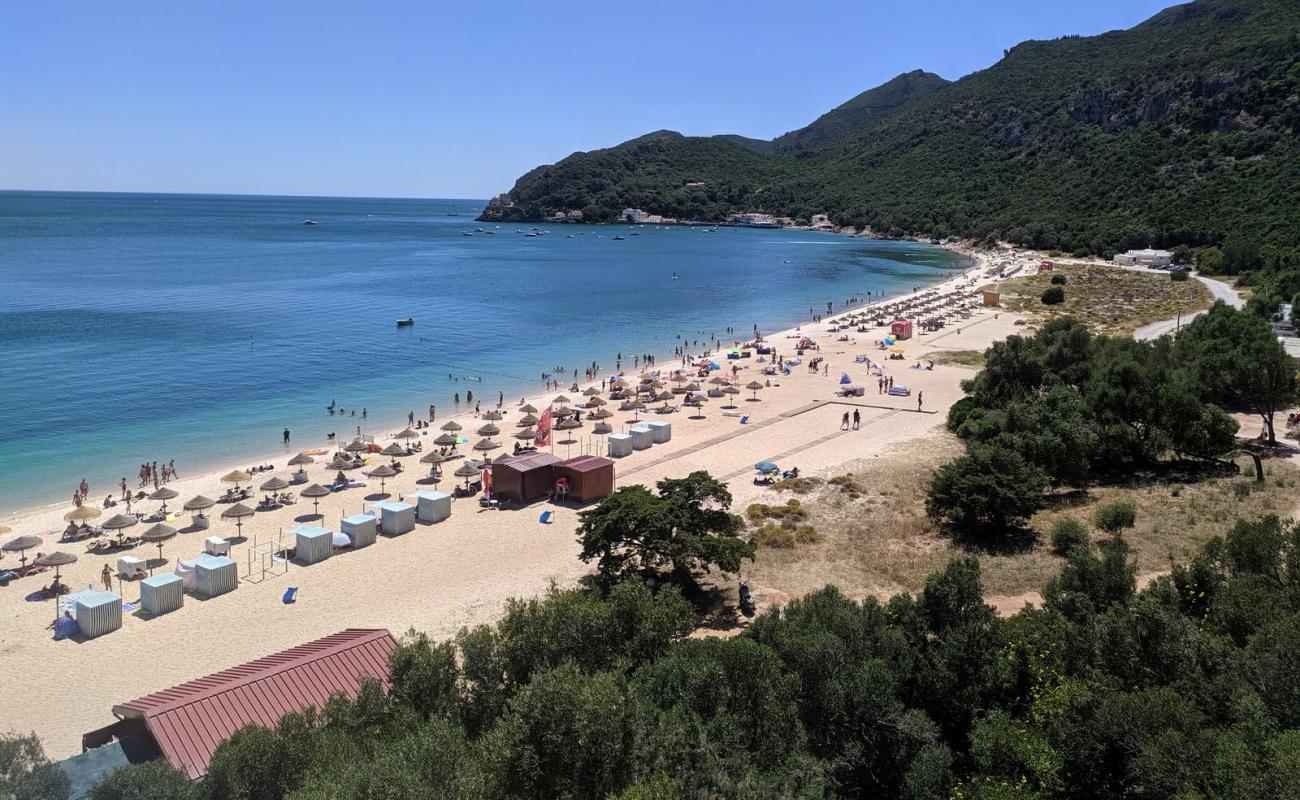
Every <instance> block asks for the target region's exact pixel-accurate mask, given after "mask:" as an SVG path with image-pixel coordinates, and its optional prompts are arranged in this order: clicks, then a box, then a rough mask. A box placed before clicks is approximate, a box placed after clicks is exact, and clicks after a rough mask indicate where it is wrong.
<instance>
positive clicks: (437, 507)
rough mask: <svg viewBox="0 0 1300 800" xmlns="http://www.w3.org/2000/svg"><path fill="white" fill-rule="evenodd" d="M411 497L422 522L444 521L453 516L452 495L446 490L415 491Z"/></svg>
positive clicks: (416, 513)
mask: <svg viewBox="0 0 1300 800" xmlns="http://www.w3.org/2000/svg"><path fill="white" fill-rule="evenodd" d="M411 497H412V498H414V499H415V518H416V519H418V520H419V521H420V522H442V521H443V520H444V519H446V518H447V517H450V516H451V495H449V494H447V493H446V492H415V493H414V494H412V495H411Z"/></svg>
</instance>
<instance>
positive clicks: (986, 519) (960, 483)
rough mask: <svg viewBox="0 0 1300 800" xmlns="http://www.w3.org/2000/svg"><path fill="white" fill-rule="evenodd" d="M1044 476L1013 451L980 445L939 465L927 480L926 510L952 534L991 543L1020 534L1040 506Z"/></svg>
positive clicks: (1041, 503)
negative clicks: (1022, 527) (948, 528)
mask: <svg viewBox="0 0 1300 800" xmlns="http://www.w3.org/2000/svg"><path fill="white" fill-rule="evenodd" d="M1046 485H1047V476H1046V475H1045V474H1043V472H1042V470H1040V469H1039V468H1038V467H1036V466H1034V465H1033V464H1031V463H1030V462H1029V461H1027V460H1025V458H1024V457H1023V456H1021V455H1020V454H1019V453H1018V452H1016V451H1015V450H1012V449H1010V448H1008V447H1004V446H1001V445H978V446H975V447H972V448H971V449H970V452H969V453H967V454H966V455H964V456H961V457H960V458H958V459H956V460H954V461H951V462H949V463H947V464H945V465H944V466H942V467H940V468H939V469H938V470H937V471H936V472H935V473H934V479H933V480H931V481H930V492H929V495H928V496H927V497H926V500H925V510H926V513H927V514H929V515H930V518H931V519H933V520H935V521H936V522H939V523H940V524H943V525H947V526H949V527H950V528H951V529H952V531H953V532H954V533H957V534H958V535H961V536H967V537H971V538H973V539H975V540H977V541H979V542H981V543H984V544H992V543H994V542H996V541H997V540H999V539H1001V538H1003V537H1005V536H1006V535H1007V534H1012V535H1015V534H1018V533H1019V531H1018V530H1016V529H1017V528H1019V527H1020V526H1022V525H1023V524H1024V522H1025V520H1027V519H1028V518H1029V516H1030V515H1031V514H1033V513H1034V512H1035V511H1037V510H1038V509H1039V508H1041V507H1042V505H1043V490H1044V488H1045V487H1046Z"/></svg>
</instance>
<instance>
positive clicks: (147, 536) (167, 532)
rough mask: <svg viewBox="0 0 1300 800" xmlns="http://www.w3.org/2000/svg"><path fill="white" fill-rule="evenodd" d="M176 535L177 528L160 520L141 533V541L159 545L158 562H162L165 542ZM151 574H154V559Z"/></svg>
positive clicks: (150, 564)
mask: <svg viewBox="0 0 1300 800" xmlns="http://www.w3.org/2000/svg"><path fill="white" fill-rule="evenodd" d="M175 535H176V529H175V528H173V527H172V526H170V525H164V524H162V523H161V522H159V523H158V524H157V525H154V526H153V527H151V528H149V529H148V530H146V531H145V532H144V533H142V534H140V541H142V542H152V543H154V544H156V545H158V563H159V564H161V563H162V560H163V557H162V549H163V542H165V541H167V540H168V539H170V538H172V537H173V536H175ZM149 574H150V575H152V574H153V562H152V561H150V562H149Z"/></svg>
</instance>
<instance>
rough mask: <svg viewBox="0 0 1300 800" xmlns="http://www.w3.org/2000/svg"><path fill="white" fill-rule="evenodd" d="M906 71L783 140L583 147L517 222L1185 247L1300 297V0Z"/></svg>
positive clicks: (1179, 16) (1272, 294)
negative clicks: (915, 73) (783, 219)
mask: <svg viewBox="0 0 1300 800" xmlns="http://www.w3.org/2000/svg"><path fill="white" fill-rule="evenodd" d="M907 77H908V76H900V79H895V81H891V82H890V83H889V84H886V85H885V86H884V87H880V89H877V90H873V92H878V93H880V94H879V95H877V96H874V97H872V98H869V99H868V101H863V102H859V98H855V100H854V101H850V102H849V103H847V104H845V106H842V107H841V108H840V109H836V110H835V111H833V112H831V113H829V114H827V115H826V116H825V117H823V118H822V119H820V120H818V122H817V123H814V125H810V126H809V127H808V128H806V129H803V130H802V131H794V132H792V133H790V134H786V135H785V136H783V137H780V138H779V139H777V140H775V141H774V142H757V141H755V140H750V139H743V138H741V137H711V138H698V137H684V136H681V135H680V134H676V133H671V132H660V133H659V134H652V135H651V136H649V137H643V138H642V139H638V140H633V141H631V142H627V143H625V144H622V145H619V146H617V147H613V148H610V149H608V150H600V151H593V152H590V153H576V154H574V155H572V156H570V157H568V158H566V159H564V160H563V161H561V162H559V163H558V164H556V165H554V166H548V167H542V168H538V169H536V170H534V171H532V172H530V173H529V174H528V175H525V176H524V177H522V178H520V180H519V181H518V182H517V183H516V185H515V187H514V188H513V190H512V191H511V195H512V197H513V200H514V202H515V204H516V205H515V207H514V208H512V209H508V210H507V211H506V212H505V213H506V214H507V215H514V216H519V217H526V218H532V219H538V218H541V217H542V216H543V215H545V214H548V213H551V212H554V211H556V210H566V209H582V210H583V212H584V214H585V215H586V218H587V219H588V220H589V221H596V222H600V221H610V220H613V219H615V218H616V217H617V215H618V213H619V212H620V211H621V210H622V209H623V208H624V207H638V208H643V209H645V210H647V211H650V212H654V213H661V214H665V215H670V216H674V217H678V218H683V219H721V218H722V217H724V216H725V215H726V214H727V213H729V212H733V211H740V210H748V211H767V212H771V213H774V214H778V215H787V216H791V217H795V218H805V219H806V218H807V217H809V216H810V215H811V214H814V213H818V212H826V213H828V214H830V216H831V218H832V219H833V220H834V221H836V222H838V223H840V224H843V225H853V226H857V227H859V228H863V227H869V228H871V229H873V230H875V231H877V232H880V233H884V234H890V235H898V234H926V235H932V236H940V237H942V236H960V237H965V238H973V239H993V238H1001V239H1005V240H1009V241H1011V242H1014V243H1017V244H1022V245H1029V246H1034V247H1038V248H1044V249H1056V250H1061V251H1066V252H1080V253H1098V254H1108V253H1113V252H1115V251H1119V250H1124V249H1128V248H1132V247H1143V246H1148V245H1153V246H1160V247H1174V246H1177V247H1178V248H1179V249H1178V255H1179V258H1180V259H1181V260H1182V261H1187V260H1188V259H1190V258H1192V257H1196V258H1197V261H1198V263H1199V264H1200V265H1201V266H1202V268H1203V269H1204V270H1206V271H1217V272H1225V273H1234V274H1239V273H1254V272H1262V273H1266V274H1263V275H1261V276H1260V277H1259V282H1260V283H1261V284H1263V285H1264V286H1265V287H1266V288H1267V291H1266V292H1263V293H1261V297H1262V298H1263V300H1264V301H1267V302H1272V303H1274V304H1275V303H1276V302H1277V301H1279V300H1285V299H1289V298H1291V297H1292V296H1293V295H1295V294H1300V255H1298V253H1300V226H1296V225H1295V220H1296V219H1297V218H1300V181H1297V180H1296V175H1297V174H1300V148H1298V147H1297V146H1296V141H1297V139H1296V137H1297V134H1298V133H1300V2H1297V0H1198V2H1194V3H1189V4H1186V5H1181V6H1175V7H1173V8H1170V9H1167V10H1165V11H1163V12H1161V13H1159V14H1157V15H1156V16H1154V17H1152V18H1151V19H1150V20H1147V21H1146V22H1144V23H1142V24H1140V25H1138V26H1136V27H1134V28H1133V29H1131V30H1127V31H1112V32H1110V33H1106V34H1102V35H1100V36H1092V37H1077V36H1068V37H1064V38H1061V39H1056V40H1053V41H1030V42H1024V43H1022V44H1020V45H1018V46H1016V47H1014V48H1012V49H1010V50H1009V51H1008V52H1007V53H1006V56H1005V58H1003V59H1002V60H1001V61H1000V62H998V63H997V64H994V65H993V66H992V67H990V68H988V69H986V70H982V71H979V72H976V73H973V74H971V75H968V76H966V77H964V78H962V79H961V80H958V81H955V82H952V83H939V82H938V81H937V80H930V79H928V78H926V79H919V78H915V77H914V78H913V79H912V80H909V81H904V80H902V79H903V78H907ZM872 94H873V93H867V95H872ZM865 96H866V95H864V97H865ZM864 109H866V110H867V111H869V112H870V113H864ZM696 181H703V182H704V183H705V185H704V186H703V187H698V188H691V189H687V188H686V187H685V184H686V183H688V182H696ZM497 211H498V210H494V212H493V213H496V212H497ZM1280 272H1285V275H1281V276H1277V275H1278V273H1280ZM1275 276H1277V277H1275Z"/></svg>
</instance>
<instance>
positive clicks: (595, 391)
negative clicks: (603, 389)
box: [582, 386, 600, 397]
mask: <svg viewBox="0 0 1300 800" xmlns="http://www.w3.org/2000/svg"><path fill="white" fill-rule="evenodd" d="M582 393H583V394H585V395H586V396H587V397H595V396H596V395H598V394H600V390H599V389H597V388H596V387H595V386H588V387H587V388H586V389H583V390H582Z"/></svg>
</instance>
